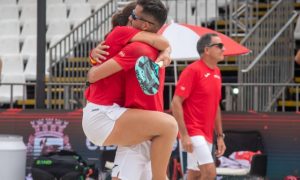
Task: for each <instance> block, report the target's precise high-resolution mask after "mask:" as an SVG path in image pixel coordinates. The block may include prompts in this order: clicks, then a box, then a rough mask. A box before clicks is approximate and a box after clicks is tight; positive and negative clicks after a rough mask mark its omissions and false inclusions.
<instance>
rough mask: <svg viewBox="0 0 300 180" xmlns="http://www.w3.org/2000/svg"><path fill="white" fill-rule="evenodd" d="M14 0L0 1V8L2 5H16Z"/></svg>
mask: <svg viewBox="0 0 300 180" xmlns="http://www.w3.org/2000/svg"><path fill="white" fill-rule="evenodd" d="M16 4H17V1H16V0H0V6H2V5H16Z"/></svg>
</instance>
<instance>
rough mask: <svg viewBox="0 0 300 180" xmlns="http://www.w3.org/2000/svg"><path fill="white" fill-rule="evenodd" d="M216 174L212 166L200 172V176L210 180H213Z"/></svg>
mask: <svg viewBox="0 0 300 180" xmlns="http://www.w3.org/2000/svg"><path fill="white" fill-rule="evenodd" d="M216 176H217V173H216V170H215V169H212V168H210V169H207V170H206V171H202V172H201V178H203V179H207V180H209V179H211V180H213V179H215V178H216Z"/></svg>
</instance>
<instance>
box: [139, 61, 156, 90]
mask: <svg viewBox="0 0 300 180" xmlns="http://www.w3.org/2000/svg"><path fill="white" fill-rule="evenodd" d="M159 66H160V65H159V64H156V63H155V62H153V61H152V60H151V59H150V58H148V57H147V56H141V57H139V58H138V60H137V61H136V64H135V73H136V77H137V79H138V82H139V84H140V87H141V88H142V90H143V92H144V93H145V94H147V95H154V94H156V93H157V92H158V88H159Z"/></svg>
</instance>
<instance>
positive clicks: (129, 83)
mask: <svg viewBox="0 0 300 180" xmlns="http://www.w3.org/2000/svg"><path fill="white" fill-rule="evenodd" d="M140 56H148V57H149V58H150V59H152V60H155V59H156V58H157V56H158V51H157V50H156V49H155V48H153V47H151V46H149V45H147V44H144V43H141V42H133V43H130V44H129V45H127V46H126V47H125V48H123V49H122V51H120V52H119V53H118V55H116V56H115V57H114V58H113V59H114V60H116V61H117V63H119V64H120V65H121V66H122V68H123V69H124V71H125V92H126V93H125V107H128V108H138V109H147V110H155V111H163V88H164V81H165V69H164V68H160V71H159V81H160V86H159V91H158V93H157V94H155V95H151V96H149V95H146V94H145V93H144V92H143V91H142V88H141V87H140V85H139V83H138V80H137V78H136V73H135V70H134V66H135V63H136V61H137V59H138V58H139V57H140Z"/></svg>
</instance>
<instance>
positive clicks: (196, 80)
mask: <svg viewBox="0 0 300 180" xmlns="http://www.w3.org/2000/svg"><path fill="white" fill-rule="evenodd" d="M197 51H198V53H199V55H200V57H201V58H200V59H199V60H198V61H196V62H194V63H192V64H191V65H189V66H188V67H186V68H185V69H184V71H183V72H182V73H181V75H180V78H179V80H178V83H177V85H176V90H175V95H174V97H173V100H172V106H171V109H172V113H173V115H174V117H175V119H176V120H177V122H178V127H179V133H180V139H181V143H182V146H183V149H184V150H185V151H187V152H188V163H187V169H188V178H187V179H188V180H199V179H201V180H214V179H215V177H216V167H215V164H214V161H213V157H212V154H211V151H212V143H213V134H214V131H215V133H216V136H217V152H216V156H217V157H219V156H221V155H223V153H224V152H225V149H226V146H225V144H224V139H223V138H224V135H223V130H222V121H221V110H220V106H219V101H220V100H221V81H222V80H221V74H220V70H219V68H218V67H217V63H218V62H219V61H222V60H223V59H224V55H223V52H224V45H223V43H222V41H221V39H220V38H219V37H218V35H217V34H206V35H203V36H202V37H201V38H200V39H199V41H198V43H197ZM199 170H200V171H199Z"/></svg>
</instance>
